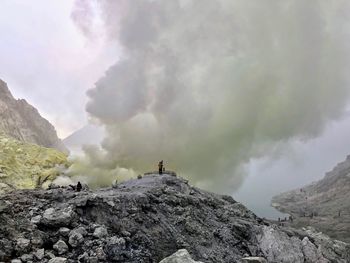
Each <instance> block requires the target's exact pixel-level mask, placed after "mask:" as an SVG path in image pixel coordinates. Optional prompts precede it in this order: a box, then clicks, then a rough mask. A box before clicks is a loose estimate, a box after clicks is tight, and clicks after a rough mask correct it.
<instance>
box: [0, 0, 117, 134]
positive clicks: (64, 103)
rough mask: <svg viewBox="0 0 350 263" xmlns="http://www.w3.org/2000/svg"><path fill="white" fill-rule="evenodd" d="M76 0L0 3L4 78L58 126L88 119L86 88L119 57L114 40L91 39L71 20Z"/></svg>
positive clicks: (72, 126)
mask: <svg viewBox="0 0 350 263" xmlns="http://www.w3.org/2000/svg"><path fill="white" fill-rule="evenodd" d="M73 3H74V1H72V0H60V1H47V0H33V1H26V0H2V1H1V2H0V13H1V15H0V36H1V41H0V58H1V63H0V78H1V79H3V80H4V81H5V82H7V83H8V85H9V88H10V89H11V91H12V92H13V94H14V96H15V97H17V98H25V99H27V100H28V101H29V102H30V103H31V104H33V105H34V106H35V107H37V108H38V109H39V111H40V113H41V114H42V115H43V116H44V117H46V118H47V119H49V120H50V121H51V122H52V123H53V124H54V125H55V126H56V128H57V130H58V133H59V135H60V136H61V137H65V136H67V135H68V134H69V133H71V132H72V131H74V130H76V129H78V128H80V127H81V126H83V125H84V124H85V123H86V114H85V103H86V95H85V92H86V90H87V89H89V88H91V87H92V86H93V84H94V83H95V81H97V80H98V78H99V77H100V76H101V75H102V74H103V72H104V71H105V69H106V68H107V67H108V66H109V65H110V64H112V63H114V62H115V60H116V59H117V53H118V50H117V49H116V48H115V45H113V46H109V43H106V42H105V41H103V38H102V37H101V38H95V39H94V41H91V40H87V39H86V37H85V36H84V35H83V34H81V33H80V32H79V30H78V28H77V27H76V26H75V24H74V23H73V21H72V19H71V17H70V16H71V12H72V7H73Z"/></svg>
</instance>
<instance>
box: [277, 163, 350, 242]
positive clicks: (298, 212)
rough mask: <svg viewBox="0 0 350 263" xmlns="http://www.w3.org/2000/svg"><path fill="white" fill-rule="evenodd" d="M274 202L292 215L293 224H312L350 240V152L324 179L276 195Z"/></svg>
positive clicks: (339, 237)
mask: <svg viewBox="0 0 350 263" xmlns="http://www.w3.org/2000/svg"><path fill="white" fill-rule="evenodd" d="M272 206H273V207H275V208H277V209H278V210H279V211H281V212H284V213H288V214H290V215H292V216H293V218H294V220H293V222H289V223H288V224H289V225H291V226H294V227H304V226H313V227H315V228H316V229H317V230H318V231H322V232H324V233H326V234H327V235H329V236H331V237H332V238H336V239H339V240H342V241H345V242H350V156H348V157H347V158H346V160H345V161H344V162H341V163H339V164H338V165H337V166H336V167H335V168H334V169H333V170H332V171H330V172H328V173H327V174H326V176H325V177H324V178H323V179H322V180H320V181H318V182H315V183H312V184H310V185H307V186H305V187H302V188H300V189H296V190H292V191H289V192H286V193H282V194H280V195H278V196H275V197H274V198H273V199H272Z"/></svg>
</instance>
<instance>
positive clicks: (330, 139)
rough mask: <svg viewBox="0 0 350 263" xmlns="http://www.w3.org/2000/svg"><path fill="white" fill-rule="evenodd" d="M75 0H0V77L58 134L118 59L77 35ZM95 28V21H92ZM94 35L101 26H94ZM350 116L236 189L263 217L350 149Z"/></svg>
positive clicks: (78, 120)
mask: <svg viewBox="0 0 350 263" xmlns="http://www.w3.org/2000/svg"><path fill="white" fill-rule="evenodd" d="M73 3H74V1H72V0H60V1H47V0H33V1H26V0H1V1H0V12H1V14H0V36H1V41H0V58H1V63H0V78H1V79H2V80H4V81H5V82H7V83H8V86H9V88H10V90H11V91H12V93H13V94H14V96H15V97H17V98H24V99H26V100H28V101H29V103H31V104H32V105H33V106H35V107H36V108H38V110H39V111H40V113H41V114H42V115H43V116H44V117H45V118H47V119H48V120H49V121H50V122H51V123H53V124H54V125H55V127H56V129H57V131H58V133H59V136H60V137H61V138H64V137H66V136H67V135H69V134H70V133H71V132H73V131H75V130H76V129H78V128H80V127H82V126H83V125H84V124H85V123H87V114H86V112H85V105H86V102H87V97H86V94H85V93H86V91H87V90H88V89H91V88H92V87H93V86H94V83H95V82H96V81H98V79H99V78H100V77H101V76H102V75H103V74H104V72H105V71H106V69H108V68H109V67H110V66H111V65H113V64H114V63H116V62H117V60H118V56H119V53H120V49H119V48H118V46H117V45H116V44H115V43H111V42H109V41H107V40H106V39H105V38H104V34H103V28H102V27H101V35H99V36H97V37H94V40H93V41H92V40H91V39H87V38H86V35H83V34H81V32H80V31H79V29H78V28H77V26H76V24H74V22H73V21H72V19H71V12H72V7H73ZM97 26H98V25H97ZM96 32H98V30H96ZM349 134H350V117H349V115H346V114H345V115H344V116H343V118H342V119H340V120H336V121H333V122H331V123H329V124H328V125H327V128H326V130H325V132H324V133H322V135H321V136H319V137H318V138H315V139H313V140H309V141H306V142H300V141H294V142H291V145H290V147H287V148H286V149H284V150H283V151H282V153H283V154H281V155H280V156H279V157H278V158H273V159H271V158H266V159H264V158H263V159H259V160H252V161H251V162H250V163H249V164H247V170H248V171H249V176H248V177H247V178H246V180H245V181H244V183H243V186H242V187H241V189H240V190H239V191H238V192H237V193H236V194H235V195H236V197H237V198H238V199H239V200H242V201H244V202H245V203H246V204H248V206H249V207H251V208H253V209H254V210H255V211H257V212H258V213H260V215H262V216H268V215H269V213H272V212H271V211H267V210H266V209H265V210H264V209H261V207H264V208H266V207H267V206H268V202H269V199H270V197H271V196H273V195H274V194H276V193H279V192H281V191H284V190H288V189H291V188H294V187H299V186H301V185H303V184H305V183H309V182H312V181H313V180H316V179H319V178H321V177H323V174H324V173H325V172H326V171H328V170H330V169H331V168H332V167H333V166H334V165H335V164H336V163H337V162H340V161H342V160H343V159H345V157H346V155H347V154H349V153H350V140H349V138H348V137H349Z"/></svg>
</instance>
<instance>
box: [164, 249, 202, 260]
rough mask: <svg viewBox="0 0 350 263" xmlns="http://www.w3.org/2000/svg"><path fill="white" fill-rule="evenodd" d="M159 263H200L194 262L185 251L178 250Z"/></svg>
mask: <svg viewBox="0 0 350 263" xmlns="http://www.w3.org/2000/svg"><path fill="white" fill-rule="evenodd" d="M160 263H200V261H194V260H193V259H192V258H191V255H190V254H189V253H188V251H187V250H186V249H180V250H179V251H177V252H176V253H174V254H172V255H171V256H169V257H167V258H165V259H163V260H162V261H161V262H160Z"/></svg>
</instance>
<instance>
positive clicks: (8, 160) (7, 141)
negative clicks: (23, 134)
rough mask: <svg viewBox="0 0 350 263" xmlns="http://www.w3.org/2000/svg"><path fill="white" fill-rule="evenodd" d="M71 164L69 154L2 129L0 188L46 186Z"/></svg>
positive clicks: (2, 189) (0, 134) (0, 140)
mask: <svg viewBox="0 0 350 263" xmlns="http://www.w3.org/2000/svg"><path fill="white" fill-rule="evenodd" d="M68 166H69V162H68V160H67V155H66V154H64V153H62V152H59V151H57V150H55V149H51V148H44V147H42V146H39V145H36V144H30V143H26V142H21V141H18V140H16V139H13V138H11V137H9V136H7V135H5V134H4V133H2V132H0V192H1V191H4V190H8V189H11V188H13V189H15V188H16V189H25V188H29V189H30V188H38V187H42V186H43V185H45V184H48V183H49V182H51V181H52V180H54V179H55V178H56V177H57V176H58V175H59V173H60V171H61V170H62V169H64V168H67V167H68Z"/></svg>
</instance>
